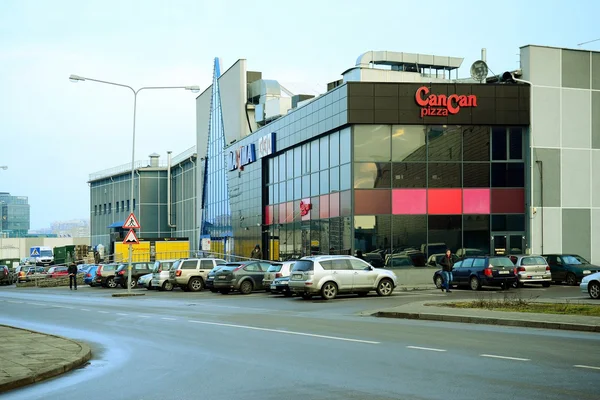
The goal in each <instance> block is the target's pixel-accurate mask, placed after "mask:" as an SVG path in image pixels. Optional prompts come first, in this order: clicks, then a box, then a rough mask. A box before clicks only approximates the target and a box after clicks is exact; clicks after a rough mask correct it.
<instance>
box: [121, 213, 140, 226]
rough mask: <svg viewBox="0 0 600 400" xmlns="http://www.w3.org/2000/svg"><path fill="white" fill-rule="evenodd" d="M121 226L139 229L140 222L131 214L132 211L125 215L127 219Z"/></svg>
mask: <svg viewBox="0 0 600 400" xmlns="http://www.w3.org/2000/svg"><path fill="white" fill-rule="evenodd" d="M123 228H124V229H140V228H141V226H140V223H139V222H138V220H137V218H136V217H135V215H133V213H131V214H129V217H127V219H126V220H125V223H124V224H123Z"/></svg>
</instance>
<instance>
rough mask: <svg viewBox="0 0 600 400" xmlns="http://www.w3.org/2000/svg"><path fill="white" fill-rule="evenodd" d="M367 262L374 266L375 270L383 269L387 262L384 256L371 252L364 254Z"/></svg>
mask: <svg viewBox="0 0 600 400" xmlns="http://www.w3.org/2000/svg"><path fill="white" fill-rule="evenodd" d="M364 258H365V261H366V262H368V263H369V264H371V265H372V266H374V267H375V268H383V267H384V265H385V262H384V260H383V256H382V255H381V253H378V252H371V253H366V254H364Z"/></svg>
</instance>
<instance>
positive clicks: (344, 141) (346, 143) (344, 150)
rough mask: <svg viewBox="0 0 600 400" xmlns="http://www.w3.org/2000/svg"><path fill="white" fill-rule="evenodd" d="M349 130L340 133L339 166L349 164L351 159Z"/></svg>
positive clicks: (345, 129)
mask: <svg viewBox="0 0 600 400" xmlns="http://www.w3.org/2000/svg"><path fill="white" fill-rule="evenodd" d="M351 132H352V131H351V129H350V128H344V129H342V130H341V131H340V164H345V163H349V162H350V160H351V158H352V135H351Z"/></svg>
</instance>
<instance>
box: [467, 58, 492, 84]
mask: <svg viewBox="0 0 600 400" xmlns="http://www.w3.org/2000/svg"><path fill="white" fill-rule="evenodd" d="M488 71H489V69H488V66H487V64H486V63H485V61H483V60H477V61H475V62H474V63H473V65H471V78H473V79H474V80H476V81H479V82H481V81H483V80H484V79H485V78H486V77H487V74H488Z"/></svg>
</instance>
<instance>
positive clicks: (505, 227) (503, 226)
mask: <svg viewBox="0 0 600 400" xmlns="http://www.w3.org/2000/svg"><path fill="white" fill-rule="evenodd" d="M524 230H525V215H523V214H508V215H492V231H494V232H507V231H508V232H510V231H516V232H522V231H524Z"/></svg>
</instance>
